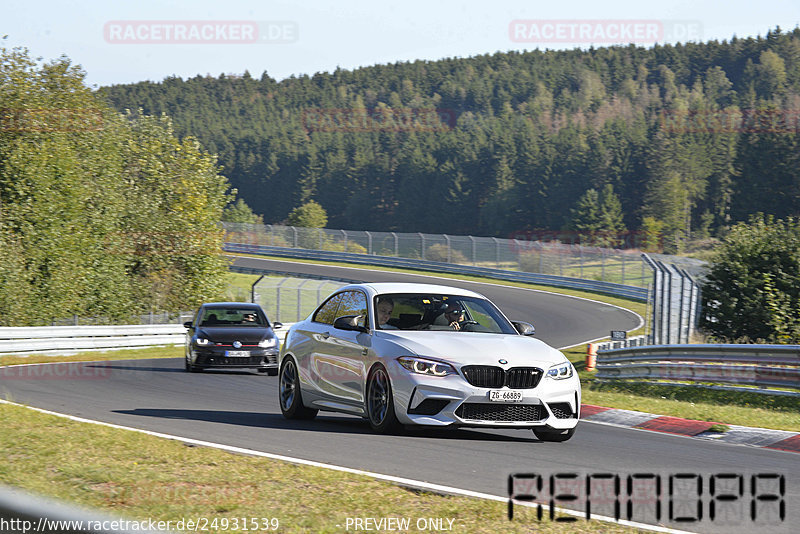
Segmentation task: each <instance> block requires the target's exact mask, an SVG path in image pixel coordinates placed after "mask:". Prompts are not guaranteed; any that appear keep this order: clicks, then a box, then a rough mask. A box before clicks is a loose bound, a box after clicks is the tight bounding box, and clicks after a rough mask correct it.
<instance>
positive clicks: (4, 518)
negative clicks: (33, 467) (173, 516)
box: [0, 486, 175, 534]
mask: <svg viewBox="0 0 800 534" xmlns="http://www.w3.org/2000/svg"><path fill="white" fill-rule="evenodd" d="M151 523H152V527H153V528H151ZM174 524H175V522H173V523H172V525H174ZM170 526H171V525H170ZM154 528H155V529H158V530H154ZM167 528H168V525H167V523H166V521H162V522H159V521H151V520H149V519H148V520H138V521H137V520H133V519H122V518H119V517H114V516H112V515H109V514H108V513H107V512H104V511H100V510H89V509H87V508H82V507H78V506H75V505H73V504H69V503H66V502H62V501H57V500H55V499H51V498H49V497H40V496H38V495H32V494H30V493H28V492H25V491H22V490H20V489H17V488H10V487H7V486H0V529H2V530H0V532H9V533H10V532H59V533H76V534H77V533H87V532H91V533H95V534H131V533H134V532H135V533H137V534H142V533H150V534H155V533H157V532H158V533H160V534H169V533H170V532H174V530H167Z"/></svg>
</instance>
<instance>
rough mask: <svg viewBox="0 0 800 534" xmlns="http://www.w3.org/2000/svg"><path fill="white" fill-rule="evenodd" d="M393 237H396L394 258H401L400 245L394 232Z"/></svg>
mask: <svg viewBox="0 0 800 534" xmlns="http://www.w3.org/2000/svg"><path fill="white" fill-rule="evenodd" d="M392 237H394V257H395V258H396V257H398V256H400V243H398V239H397V234H396V233H394V232H392Z"/></svg>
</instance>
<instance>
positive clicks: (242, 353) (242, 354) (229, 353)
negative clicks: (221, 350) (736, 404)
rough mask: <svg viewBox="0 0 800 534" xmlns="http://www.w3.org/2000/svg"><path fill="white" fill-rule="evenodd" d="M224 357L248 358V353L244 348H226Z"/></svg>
mask: <svg viewBox="0 0 800 534" xmlns="http://www.w3.org/2000/svg"><path fill="white" fill-rule="evenodd" d="M225 357H226V358H249V357H250V353H249V352H247V351H246V350H226V351H225Z"/></svg>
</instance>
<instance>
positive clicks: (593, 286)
mask: <svg viewBox="0 0 800 534" xmlns="http://www.w3.org/2000/svg"><path fill="white" fill-rule="evenodd" d="M223 250H225V251H226V252H234V253H240V254H256V255H262V256H278V257H285V258H301V259H312V260H322V261H340V262H347V263H356V264H363V265H380V266H384V267H403V268H407V269H420V270H432V271H438V272H443V273H452V274H467V275H474V276H485V277H488V278H495V279H498V280H507V281H514V282H527V283H531V284H539V285H547V286H553V287H564V288H569V289H580V290H584V291H591V292H593V293H603V294H607V295H613V296H616V297H623V298H628V299H632V300H638V301H642V302H645V301H647V296H648V295H647V293H648V292H647V289H646V288H641V287H635V286H628V285H623V284H617V283H614V282H600V281H596V280H584V279H581V278H569V277H565V276H556V275H547V274H538V273H528V272H522V271H507V270H503V269H492V268H487V267H475V266H471V265H459V264H453V263H443V262H437V261H430V260H419V259H411V258H398V257H392V256H375V255H369V254H355V253H352V252H332V251H325V250H309V249H302V248H286V247H274V246H269V245H253V244H247V243H225V244H224V245H223Z"/></svg>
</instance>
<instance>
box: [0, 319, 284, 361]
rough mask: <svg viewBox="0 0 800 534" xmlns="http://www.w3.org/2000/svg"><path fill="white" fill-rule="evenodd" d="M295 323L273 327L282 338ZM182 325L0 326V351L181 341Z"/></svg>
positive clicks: (65, 350)
mask: <svg viewBox="0 0 800 534" xmlns="http://www.w3.org/2000/svg"><path fill="white" fill-rule="evenodd" d="M292 324H294V323H284V326H283V327H282V328H280V329H278V330H276V331H275V333H276V334H277V336H278V338H279V339H280V340H281V342H282V341H283V340H284V338H285V337H286V332H287V331H288V329H289V327H290V326H291V325H292ZM185 334H186V329H185V328H184V327H183V325H177V324H176V325H172V324H157V325H118V326H15V327H3V328H0V355H5V356H9V355H16V356H23V355H26V354H53V355H54V354H62V355H63V354H74V353H76V352H88V351H96V350H114V349H133V348H145V347H156V346H164V345H183V343H184V340H185Z"/></svg>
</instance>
